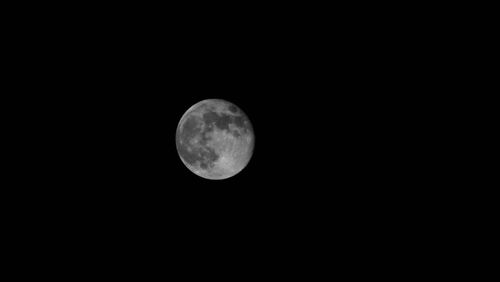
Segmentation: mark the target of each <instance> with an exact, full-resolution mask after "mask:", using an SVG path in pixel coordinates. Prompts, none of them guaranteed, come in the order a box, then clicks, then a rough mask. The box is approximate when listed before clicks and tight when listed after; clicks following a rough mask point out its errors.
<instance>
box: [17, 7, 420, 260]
mask: <svg viewBox="0 0 500 282" xmlns="http://www.w3.org/2000/svg"><path fill="white" fill-rule="evenodd" d="M153 10H154V9H153ZM368 10H369V9H368ZM100 11H103V12H100ZM148 11H151V9H149V10H148ZM162 11H163V10H162ZM280 11H281V10H279V11H278V10H276V11H275V12H270V13H268V14H265V15H261V16H259V17H257V16H252V15H249V16H246V17H241V16H240V14H237V13H235V14H232V17H231V19H226V20H217V18H215V17H214V19H213V20H210V21H204V20H199V21H194V20H193V18H196V17H194V16H192V15H191V17H189V16H188V15H185V14H183V15H177V17H176V16H174V15H175V14H176V13H175V12H170V13H168V15H165V14H163V13H162V12H158V13H157V14H151V13H149V12H148V13H145V14H141V12H140V11H137V12H135V13H121V12H119V11H117V10H107V11H105V10H102V9H95V10H93V13H91V15H92V16H91V17H89V14H85V13H84V14H78V13H63V14H60V15H59V16H58V17H45V18H44V17H43V16H42V18H43V21H41V22H43V24H29V25H28V26H27V27H25V30H26V32H24V33H19V34H20V35H17V36H19V37H22V38H23V39H26V38H27V39H26V40H27V41H22V43H17V44H18V45H19V46H15V48H17V51H19V52H20V53H21V54H22V56H19V62H18V63H17V64H16V68H15V69H13V71H12V73H16V72H19V73H23V74H25V76H24V77H25V78H29V79H24V81H22V83H19V88H18V89H17V91H18V93H19V96H18V97H20V99H21V100H22V105H23V107H25V108H24V110H26V109H28V112H30V118H28V119H27V127H26V128H23V130H26V131H28V132H29V134H30V136H31V138H28V139H23V142H26V143H23V144H26V145H25V148H26V151H27V152H28V154H26V157H21V158H20V160H21V166H22V167H23V168H24V167H25V166H27V167H28V168H29V169H26V170H24V171H26V173H25V174H26V175H23V176H22V177H20V178H19V181H20V183H19V186H20V187H22V188H20V190H19V191H20V192H19V193H21V194H22V195H23V196H22V198H21V201H23V202H24V204H23V205H27V206H29V207H30V209H27V210H24V211H23V212H27V215H26V217H27V218H29V220H30V222H32V223H33V226H37V227H33V230H35V229H36V230H37V231H36V232H38V233H39V234H47V238H49V237H50V240H55V241H57V242H59V241H68V242H69V243H68V244H70V245H71V246H74V244H73V243H74V242H73V241H75V240H76V241H78V242H80V243H79V244H78V247H79V248H82V249H90V250H92V249H94V248H95V251H96V252H98V253H102V252H105V253H108V254H109V255H110V256H114V255H116V254H123V256H127V254H131V253H143V254H145V253H149V254H150V255H151V257H156V256H161V255H162V254H165V253H168V252H175V253H176V254H178V259H177V261H183V260H184V259H188V257H189V254H190V252H200V251H201V252H202V253H203V252H204V253H206V254H210V253H214V252H218V251H220V250H221V249H224V250H225V251H224V252H225V254H226V255H227V256H229V257H232V256H236V255H238V254H242V253H248V256H249V257H252V256H261V257H263V258H262V259H263V260H266V259H265V257H268V258H269V261H272V260H273V258H276V259H277V260H281V258H282V257H288V258H292V259H293V258H296V259H297V260H298V259H299V258H304V257H307V258H309V257H310V256H308V255H307V254H311V256H313V255H312V254H313V253H316V252H320V253H321V250H329V251H325V253H323V254H320V255H321V256H323V255H329V254H332V252H334V250H335V252H337V253H342V254H343V255H342V258H341V260H343V261H347V262H349V261H351V260H353V261H354V260H356V259H358V257H357V254H358V253H364V254H366V256H368V259H370V258H373V257H376V256H377V255H378V254H380V252H381V250H380V249H379V248H382V246H383V245H384V244H382V243H380V241H385V240H396V241H397V240H399V239H398V237H399V238H401V237H404V236H405V235H404V234H406V232H415V230H411V229H412V227H411V226H407V225H405V223H406V222H409V221H411V218H412V217H413V216H414V214H413V213H412V211H410V210H409V209H408V206H409V205H411V204H412V203H413V201H414V200H413V198H412V197H413V196H414V195H413V194H412V193H409V191H408V188H409V187H412V186H413V185H417V184H418V181H419V180H418V175H419V171H417V172H416V173H415V171H414V170H412V169H413V167H412V166H409V165H408V162H407V159H408V155H410V154H415V153H418V150H419V149H418V147H414V146H410V145H408V144H407V143H406V142H407V141H408V140H410V139H411V140H415V139H416V138H417V139H418V138H419V136H418V135H412V133H411V132H407V131H405V129H406V128H408V127H411V125H412V123H413V120H412V119H411V114H409V113H411V112H412V111H413V110H414V109H413V104H414V102H415V100H412V99H408V98H407V96H402V94H401V93H405V94H406V95H409V93H415V92H417V91H418V90H419V89H418V87H419V86H418V83H417V82H418V81H417V82H415V81H414V80H412V79H413V78H414V77H412V74H410V73H409V72H407V70H406V68H404V67H403V66H406V65H408V64H410V65H411V64H412V63H411V62H409V61H408V60H411V61H414V60H419V59H421V58H419V53H411V54H410V55H408V54H407V53H405V52H407V51H406V49H405V48H406V46H407V45H409V44H411V45H412V46H414V44H415V42H411V38H406V37H405V34H408V33H410V30H411V26H408V27H404V28H402V29H394V26H395V25H394V22H388V23H385V22H384V21H383V19H377V21H376V22H377V25H373V24H372V23H373V19H374V18H377V17H376V16H373V15H372V17H363V16H361V15H360V11H361V10H360V9H358V8H356V9H354V10H353V11H352V13H347V14H344V13H343V12H341V11H340V10H339V11H338V12H332V13H333V15H332V14H329V13H326V14H317V13H312V14H307V12H305V14H296V13H286V12H282V11H281V12H280ZM329 11H330V10H329ZM277 15H280V16H279V17H278V16H277ZM366 15H370V13H369V12H366ZM360 19H363V20H360ZM396 22H397V21H396ZM13 42H21V41H13ZM14 44H16V43H14ZM410 78H411V79H410ZM417 80H418V79H417ZM28 90H29V91H28ZM33 92H34V94H35V95H27V94H25V93H33ZM211 98H219V99H224V100H227V101H230V102H233V103H235V104H236V105H237V106H239V107H240V108H241V109H243V111H244V112H245V113H246V114H247V115H248V117H249V119H250V121H251V122H252V125H253V128H254V131H255V147H254V153H253V156H252V159H251V160H250V162H249V163H248V165H247V167H246V168H245V169H243V170H242V171H241V172H240V173H239V174H237V175H235V176H233V177H231V178H229V179H226V180H219V181H214V180H206V179H203V178H201V177H198V176H196V175H195V174H193V173H192V172H190V171H189V170H188V169H187V168H186V167H185V166H184V164H183V163H182V161H181V160H180V158H179V156H178V154H177V152H176V146H175V133H176V128H177V125H178V122H179V121H180V119H181V117H182V115H183V114H184V113H185V111H186V110H187V109H188V108H189V107H191V106H192V105H194V104H195V103H197V102H199V101H201V100H204V99H211ZM32 117H33V118H32ZM20 118H26V117H21V116H20ZM34 140H36V142H35V141H34ZM425 141H426V140H423V142H425ZM23 156H24V155H23ZM424 170H425V169H424ZM410 172H411V173H410ZM31 183H34V184H31ZM405 189H406V190H405ZM20 212H21V211H20ZM394 228H396V229H397V232H393V231H394ZM55 230H57V231H58V232H55ZM54 234H56V235H54ZM367 234H368V235H367ZM40 236H41V237H44V236H43V235H40ZM54 236H55V238H56V239H54ZM72 240H73V241H72ZM72 242H73V243H72ZM124 246H126V247H124ZM232 246H234V248H233V247H232ZM219 247H220V248H219ZM174 249H175V250H176V251H174ZM179 249H182V251H179ZM371 250H373V251H371ZM300 254H305V255H300ZM366 256H363V257H365V258H366ZM278 258H279V259H278ZM207 259H209V257H207ZM323 262H325V261H323ZM318 265H321V264H318Z"/></svg>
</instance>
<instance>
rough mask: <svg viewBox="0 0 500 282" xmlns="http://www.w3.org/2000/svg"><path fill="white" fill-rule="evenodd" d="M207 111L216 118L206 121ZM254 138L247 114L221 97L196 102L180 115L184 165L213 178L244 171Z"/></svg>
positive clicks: (179, 148) (180, 151)
mask: <svg viewBox="0 0 500 282" xmlns="http://www.w3.org/2000/svg"><path fill="white" fill-rule="evenodd" d="M207 113H210V115H211V117H212V119H216V121H215V122H214V121H212V122H210V121H211V120H209V122H206V119H207V118H206V115H205V114H207ZM213 113H215V114H216V115H214V114H213ZM222 121H224V123H222ZM187 123H190V124H189V125H188V126H187V127H188V129H186V128H185V125H186V124H187ZM193 128H194V129H193ZM254 140H255V138H254V132H253V128H252V125H251V123H250V120H249V119H248V117H247V116H246V114H245V113H244V112H243V111H242V110H241V109H240V108H239V107H238V106H237V105H235V104H233V103H231V102H228V101H226V100H222V99H207V100H203V101H200V102H198V103H196V104H194V105H193V106H192V107H190V108H189V109H188V110H187V111H186V112H185V113H184V115H183V116H182V117H181V119H180V121H179V124H178V127H177V133H176V144H177V152H178V154H179V157H180V159H181V160H182V162H183V163H184V165H185V166H186V167H187V168H188V169H189V170H190V171H192V172H193V173H195V174H196V175H198V176H200V177H203V178H205V179H212V180H219V179H227V178H230V177H232V176H234V175H236V174H238V173H239V172H240V171H242V170H243V169H244V168H245V167H246V166H247V164H248V162H249V161H250V159H251V157H252V153H253V148H254Z"/></svg>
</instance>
